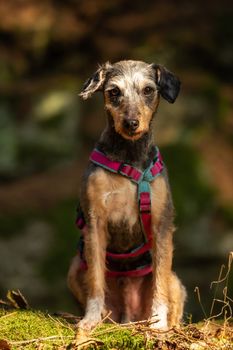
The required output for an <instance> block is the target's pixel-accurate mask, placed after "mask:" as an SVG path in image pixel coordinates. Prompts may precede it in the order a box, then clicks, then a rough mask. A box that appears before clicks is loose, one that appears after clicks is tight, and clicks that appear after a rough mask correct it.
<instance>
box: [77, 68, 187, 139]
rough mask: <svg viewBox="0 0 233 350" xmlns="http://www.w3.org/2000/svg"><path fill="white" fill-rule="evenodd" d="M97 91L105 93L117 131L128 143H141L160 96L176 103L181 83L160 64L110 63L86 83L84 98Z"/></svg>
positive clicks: (109, 112)
mask: <svg viewBox="0 0 233 350" xmlns="http://www.w3.org/2000/svg"><path fill="white" fill-rule="evenodd" d="M96 91H103V94H104V99H105V108H106V110H107V112H108V114H109V115H110V117H111V118H112V121H113V123H114V127H115V130H116V131H117V132H118V133H119V134H120V135H121V136H123V137H124V138H126V139H130V140H137V139H139V138H140V137H141V136H142V135H143V134H145V133H146V132H148V130H149V127H150V123H151V120H152V118H153V115H154V113H155V111H156V110H157V107H158V104H159V97H160V95H161V96H162V97H163V98H164V99H165V100H167V101H168V102H170V103H173V102H175V100H176V98H177V96H178V94H179V91H180V81H179V79H178V78H177V77H176V76H175V75H174V74H173V73H171V72H169V71H168V70H167V69H166V68H164V67H163V66H161V65H158V64H147V63H144V62H141V61H120V62H117V63H114V64H110V63H108V62H107V63H105V64H104V65H102V66H101V67H100V68H99V69H98V70H97V71H96V72H95V73H94V75H93V76H92V77H90V78H89V79H88V80H87V81H86V83H85V84H84V87H83V90H82V92H81V93H80V96H81V97H82V98H83V99H87V98H89V97H91V96H92V95H93V93H94V92H96Z"/></svg>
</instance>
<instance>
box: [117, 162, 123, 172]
mask: <svg viewBox="0 0 233 350" xmlns="http://www.w3.org/2000/svg"><path fill="white" fill-rule="evenodd" d="M124 166H125V165H124V163H120V165H119V168H118V169H117V173H118V174H121V171H122V169H123V168H124Z"/></svg>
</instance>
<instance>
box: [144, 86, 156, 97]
mask: <svg viewBox="0 0 233 350" xmlns="http://www.w3.org/2000/svg"><path fill="white" fill-rule="evenodd" d="M153 92H154V89H153V88H152V87H151V86H146V87H145V88H144V89H143V94H144V95H146V96H148V95H151V94H152V93H153Z"/></svg>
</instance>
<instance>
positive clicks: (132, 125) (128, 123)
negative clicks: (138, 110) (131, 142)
mask: <svg viewBox="0 0 233 350" xmlns="http://www.w3.org/2000/svg"><path fill="white" fill-rule="evenodd" d="M138 126H139V121H138V120H137V119H125V120H124V127H125V128H126V129H129V130H131V131H135V130H136V129H137V128H138Z"/></svg>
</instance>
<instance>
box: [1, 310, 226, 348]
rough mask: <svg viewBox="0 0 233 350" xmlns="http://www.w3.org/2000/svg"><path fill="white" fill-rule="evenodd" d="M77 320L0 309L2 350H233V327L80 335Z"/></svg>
mask: <svg viewBox="0 0 233 350" xmlns="http://www.w3.org/2000/svg"><path fill="white" fill-rule="evenodd" d="M77 320H78V319H76V318H75V317H73V318H72V317H67V316H66V317H64V316H63V317H58V316H54V315H50V314H49V313H42V312H40V311H33V310H19V309H11V310H4V309H0V349H1V350H3V349H4V350H9V349H12V350H14V349H26V350H29V349H43V350H45V349H112V350H113V349H160V350H171V349H172V350H186V349H190V350H205V349H212V350H232V349H233V327H232V325H231V324H230V322H229V321H228V322H227V323H226V322H225V323H223V324H217V323H213V322H210V321H206V322H204V323H202V324H198V325H194V324H192V325H191V324H189V325H186V326H183V327H181V328H179V329H173V330H171V331H169V332H167V333H163V334H158V333H157V332H156V331H153V330H152V329H151V328H149V326H148V323H145V322H144V323H138V324H128V325H122V326H120V325H118V324H106V323H105V324H101V325H100V326H98V327H97V328H96V329H94V330H93V331H92V332H91V333H89V334H84V333H80V332H79V333H77V330H76V326H75V324H76V322H77Z"/></svg>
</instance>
